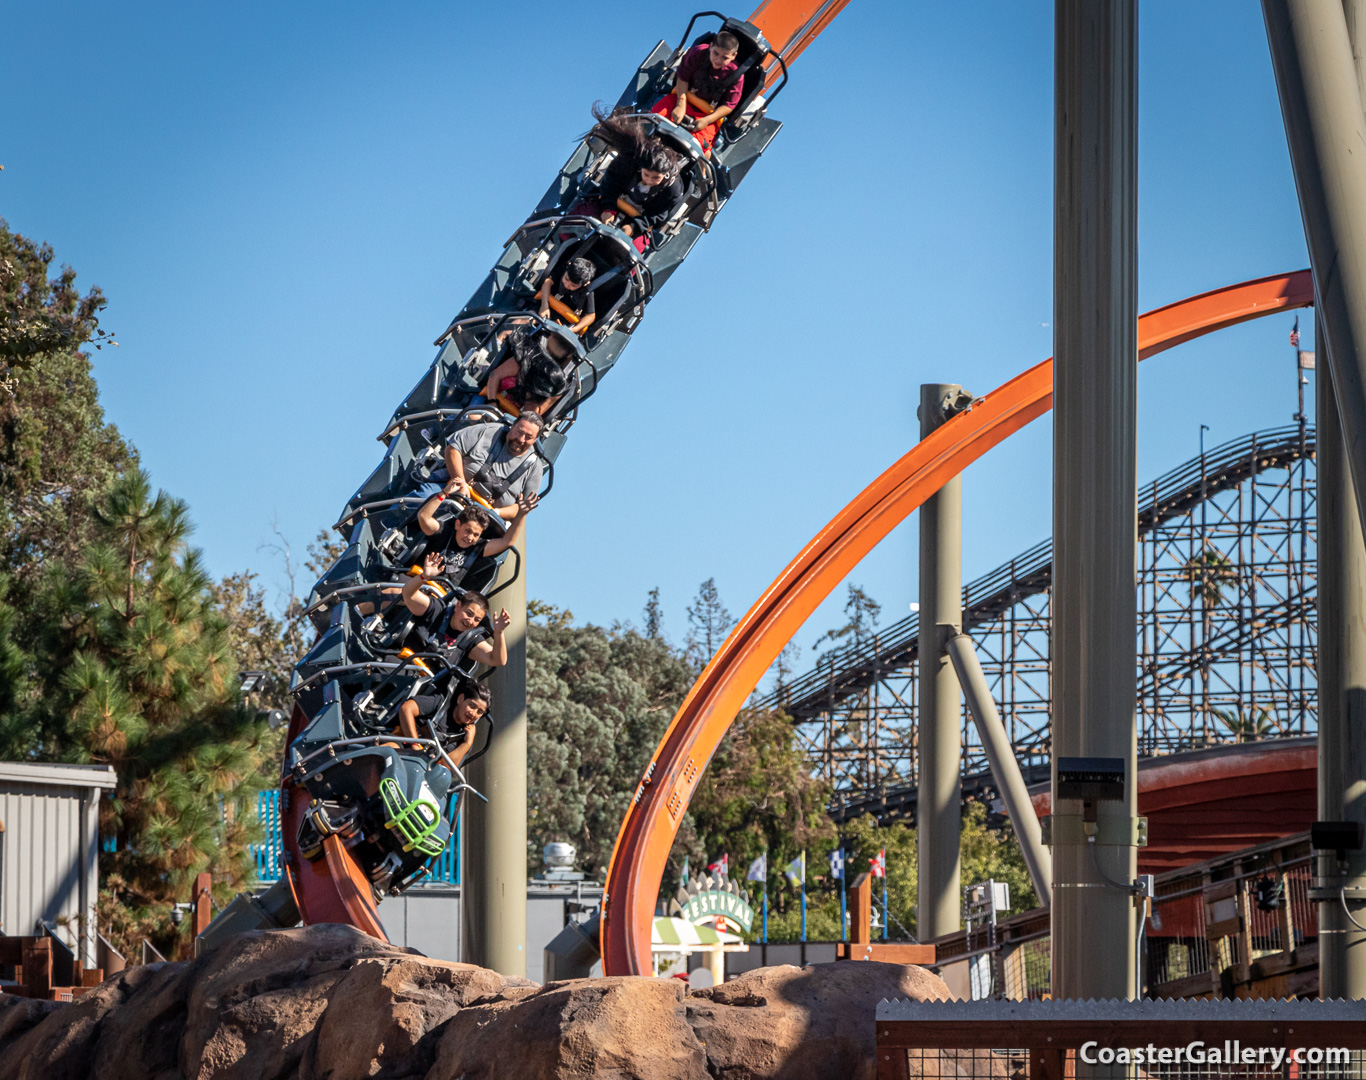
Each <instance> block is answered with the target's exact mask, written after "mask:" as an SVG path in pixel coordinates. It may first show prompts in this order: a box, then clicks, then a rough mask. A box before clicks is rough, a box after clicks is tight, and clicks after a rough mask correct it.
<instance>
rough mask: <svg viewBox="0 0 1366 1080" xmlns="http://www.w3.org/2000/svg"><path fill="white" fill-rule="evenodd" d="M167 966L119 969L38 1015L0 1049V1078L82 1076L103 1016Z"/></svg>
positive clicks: (81, 1079)
mask: <svg viewBox="0 0 1366 1080" xmlns="http://www.w3.org/2000/svg"><path fill="white" fill-rule="evenodd" d="M165 966H167V965H163V964H145V965H143V966H141V967H132V968H125V969H124V970H123V971H120V972H119V973H118V974H117V975H114V976H112V977H111V978H108V979H105V980H104V982H102V983H101V984H100V985H99V986H97V987H96V988H95V989H94V990H92V991H90V993H88V994H85V995H84V996H82V997H80V998H78V999H77V1000H76V1001H75V1002H73V1003H72V1004H70V1005H62V1006H60V1007H59V1008H57V1009H54V1010H52V1011H51V1012H49V1013H47V1015H46V1016H44V1017H43V1019H42V1020H41V1022H40V1023H38V1024H37V1025H36V1026H35V1027H33V1028H30V1029H29V1030H28V1031H26V1032H25V1033H24V1034H23V1035H21V1036H20V1037H19V1038H18V1039H17V1040H15V1041H13V1042H7V1043H5V1045H4V1053H3V1054H0V1080H9V1078H10V1077H13V1078H15V1080H88V1078H89V1077H91V1076H92V1075H94V1073H93V1066H94V1058H95V1045H96V1042H97V1040H98V1037H99V1030H100V1027H101V1025H102V1024H103V1023H104V1020H105V1017H106V1016H107V1015H108V1014H109V1013H110V1012H111V1011H112V1010H114V1009H116V1008H118V1007H119V1006H121V1005H123V1003H124V1002H125V1001H127V1000H128V998H130V997H132V996H133V995H134V994H135V993H136V991H137V990H138V988H139V987H140V986H142V985H143V984H145V983H148V982H150V981H152V980H154V979H155V978H156V977H157V973H158V971H159V970H160V969H161V968H163V967H165Z"/></svg>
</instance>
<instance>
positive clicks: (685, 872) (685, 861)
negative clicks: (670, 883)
mask: <svg viewBox="0 0 1366 1080" xmlns="http://www.w3.org/2000/svg"><path fill="white" fill-rule="evenodd" d="M687 883H688V857H687V856H686V855H684V856H683V884H685V885H686V884H687Z"/></svg>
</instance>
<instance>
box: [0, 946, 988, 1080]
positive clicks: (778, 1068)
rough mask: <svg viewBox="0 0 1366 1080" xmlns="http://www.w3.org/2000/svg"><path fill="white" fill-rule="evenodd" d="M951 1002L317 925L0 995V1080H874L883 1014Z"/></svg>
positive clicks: (890, 970)
mask: <svg viewBox="0 0 1366 1080" xmlns="http://www.w3.org/2000/svg"><path fill="white" fill-rule="evenodd" d="M948 996H949V995H948V991H947V988H946V987H945V986H944V984H943V983H942V982H941V981H940V980H939V979H938V978H936V977H935V976H934V975H931V974H929V973H928V972H926V971H924V970H923V969H920V968H915V967H903V966H901V965H898V964H878V963H867V962H858V963H842V964H818V965H813V966H811V967H806V968H796V967H774V968H761V969H759V970H757V971H752V972H749V973H747V974H745V975H742V976H740V977H739V978H737V979H734V980H732V981H730V982H727V983H725V984H724V985H723V986H718V987H714V988H712V989H709V990H694V991H690V990H689V989H688V987H687V985H686V984H684V983H682V982H680V981H679V980H676V979H647V978H610V979H575V980H570V981H566V982H558V983H550V984H548V985H546V986H543V987H542V986H537V985H536V984H534V983H531V982H528V981H527V980H525V979H511V978H505V977H503V976H501V975H498V974H497V973H495V972H492V971H487V970H485V969H483V968H478V967H473V966H471V965H468V964H452V963H446V962H444V961H440V960H429V959H427V958H425V957H423V956H421V955H420V954H418V953H416V952H414V951H413V950H411V949H401V948H397V947H395V946H392V945H387V944H384V943H382V942H379V941H376V940H375V939H374V938H371V937H367V936H366V935H365V934H362V933H360V932H359V931H357V930H353V929H351V928H350V927H344V926H313V927H306V928H302V929H297V930H276V931H263V932H257V933H250V934H242V935H241V936H239V937H237V938H234V939H232V940H231V941H230V942H228V943H227V944H226V945H224V946H223V947H222V948H220V949H218V950H217V951H216V952H214V953H211V954H209V955H207V956H202V957H200V958H199V959H198V960H195V961H194V962H193V963H188V964H148V965H145V966H142V967H135V968H129V969H128V970H126V971H123V972H120V973H119V974H118V975H115V976H113V977H111V978H109V979H107V980H105V982H104V983H103V984H102V985H101V986H100V987H99V988H97V989H96V990H94V991H92V992H91V993H89V994H87V995H85V996H84V997H82V998H80V999H79V1000H77V1001H76V1002H74V1003H72V1004H57V1003H55V1002H37V1001H29V1000H27V999H25V998H16V997H12V996H7V995H0V1078H3V1080H9V1078H11V1077H13V1078H15V1080H86V1078H89V1077H95V1078H97V1080H371V1078H379V1080H552V1078H554V1080H597V1078H607V1077H611V1078H613V1080H625V1078H634V1077H639V1078H641V1080H675V1078H676V1080H712V1078H716V1077H724V1078H726V1080H760V1078H763V1080H769V1078H773V1080H777V1078H793V1080H796V1078H798V1077H800V1078H803V1080H808V1078H809V1080H825V1078H829V1080H835V1078H838V1080H849V1078H858V1080H873V1076H874V1074H875V1068H874V1059H873V1015H874V1009H875V1007H876V1005H877V1002H878V1001H879V1000H881V999H882V998H884V997H913V998H920V999H925V998H944V997H948ZM983 1064H984V1065H985V1064H986V1063H985V1062H984V1063H983Z"/></svg>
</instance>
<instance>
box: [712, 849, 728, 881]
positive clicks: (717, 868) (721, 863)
mask: <svg viewBox="0 0 1366 1080" xmlns="http://www.w3.org/2000/svg"><path fill="white" fill-rule="evenodd" d="M707 873H709V874H720V875H721V876H722V877H730V855H729V854H726V855H722V856H721V857H720V858H719V859H717V860H716V861H715V862H714V863H709V864H708V865H707Z"/></svg>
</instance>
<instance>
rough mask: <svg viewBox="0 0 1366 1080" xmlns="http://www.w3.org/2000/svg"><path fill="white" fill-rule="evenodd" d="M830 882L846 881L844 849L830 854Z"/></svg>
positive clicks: (838, 849) (837, 849)
mask: <svg viewBox="0 0 1366 1080" xmlns="http://www.w3.org/2000/svg"><path fill="white" fill-rule="evenodd" d="M830 880H831V881H843V880H844V848H836V849H835V850H834V851H832V852H831V853H830Z"/></svg>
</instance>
